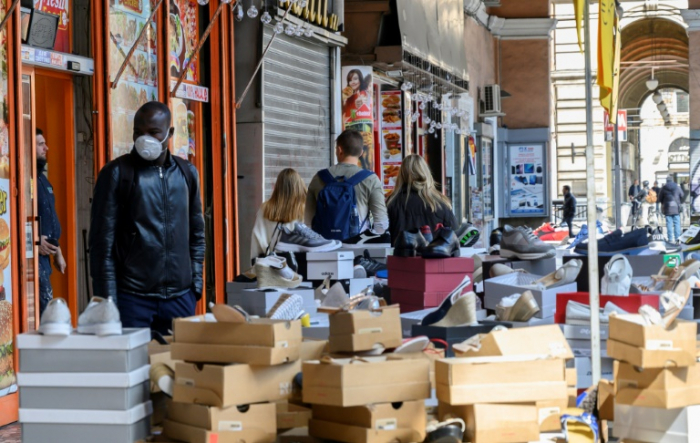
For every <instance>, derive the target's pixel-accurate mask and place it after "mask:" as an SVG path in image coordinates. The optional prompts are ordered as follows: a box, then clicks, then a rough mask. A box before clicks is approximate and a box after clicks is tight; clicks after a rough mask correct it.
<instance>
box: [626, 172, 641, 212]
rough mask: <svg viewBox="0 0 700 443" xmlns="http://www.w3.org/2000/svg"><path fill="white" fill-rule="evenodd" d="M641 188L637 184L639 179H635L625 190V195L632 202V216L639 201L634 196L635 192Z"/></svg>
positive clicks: (635, 195)
mask: <svg viewBox="0 0 700 443" xmlns="http://www.w3.org/2000/svg"><path fill="white" fill-rule="evenodd" d="M641 190H642V188H641V187H640V186H639V180H637V179H635V180H634V183H633V184H632V186H630V189H629V191H627V197H629V200H630V202H632V217H634V215H635V214H636V213H637V208H638V207H639V203H638V202H637V200H636V198H635V197H637V194H639V191H641Z"/></svg>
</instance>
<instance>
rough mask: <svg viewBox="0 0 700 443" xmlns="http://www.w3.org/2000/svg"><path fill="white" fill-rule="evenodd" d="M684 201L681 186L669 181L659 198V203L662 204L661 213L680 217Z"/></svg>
mask: <svg viewBox="0 0 700 443" xmlns="http://www.w3.org/2000/svg"><path fill="white" fill-rule="evenodd" d="M682 200H683V191H682V190H681V188H680V186H678V185H677V184H676V183H674V182H672V181H667V182H666V184H665V185H664V187H663V188H661V193H660V194H659V196H658V202H659V203H661V212H662V213H663V214H664V215H678V214H680V213H681V201H682Z"/></svg>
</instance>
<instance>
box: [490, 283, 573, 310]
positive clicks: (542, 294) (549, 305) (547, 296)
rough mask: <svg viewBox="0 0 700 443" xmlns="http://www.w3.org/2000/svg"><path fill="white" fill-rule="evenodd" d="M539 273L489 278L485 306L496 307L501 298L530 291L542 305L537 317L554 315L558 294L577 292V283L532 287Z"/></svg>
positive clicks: (538, 303) (539, 304)
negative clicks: (554, 286)
mask: <svg viewBox="0 0 700 443" xmlns="http://www.w3.org/2000/svg"><path fill="white" fill-rule="evenodd" d="M539 278H540V276H539V275H533V274H524V273H522V272H514V273H512V274H506V275H501V276H499V277H494V278H489V279H488V280H485V281H484V307H485V308H486V309H496V306H497V305H498V303H499V302H500V301H501V299H503V298H505V297H508V296H510V295H513V294H521V293H523V292H525V291H530V292H531V293H532V295H533V297H534V298H535V300H536V301H537V305H538V306H539V307H540V311H539V312H538V313H537V314H535V317H537V318H549V317H554V311H555V310H556V307H557V294H559V293H562V292H576V283H569V284H568V285H564V286H560V287H558V288H552V289H545V290H539V289H536V288H530V287H528V285H532V284H533V283H534V282H535V281H536V280H538V279H539Z"/></svg>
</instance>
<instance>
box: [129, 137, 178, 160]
mask: <svg viewBox="0 0 700 443" xmlns="http://www.w3.org/2000/svg"><path fill="white" fill-rule="evenodd" d="M168 137H170V135H168ZM168 137H165V140H163V141H160V140H158V139H157V138H155V137H152V136H150V135H142V136H141V137H139V138H137V139H136V141H135V142H134V147H135V148H136V152H138V154H139V155H140V156H141V158H143V159H144V160H148V161H153V160H155V159H157V158H158V157H160V155H161V154H162V153H163V151H164V150H165V149H166V147H165V146H164V144H165V142H166V141H167V140H168Z"/></svg>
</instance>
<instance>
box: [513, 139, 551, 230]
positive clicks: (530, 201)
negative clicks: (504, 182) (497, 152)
mask: <svg viewBox="0 0 700 443" xmlns="http://www.w3.org/2000/svg"><path fill="white" fill-rule="evenodd" d="M508 167H509V171H507V173H508V181H509V185H510V186H509V187H510V196H509V203H510V214H511V215H519V216H545V215H547V212H548V211H547V209H546V207H545V204H546V201H545V183H546V180H545V172H544V171H545V169H544V168H545V161H544V146H543V145H508Z"/></svg>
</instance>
